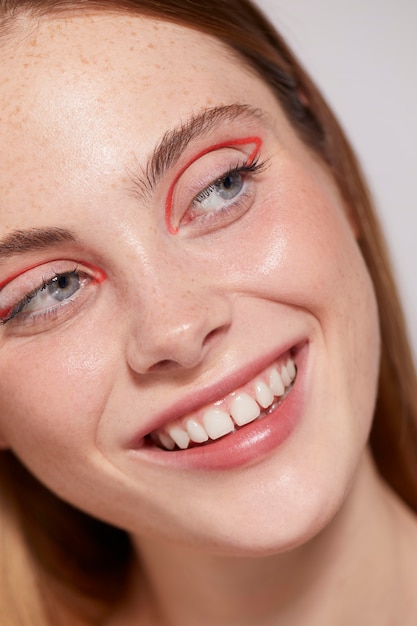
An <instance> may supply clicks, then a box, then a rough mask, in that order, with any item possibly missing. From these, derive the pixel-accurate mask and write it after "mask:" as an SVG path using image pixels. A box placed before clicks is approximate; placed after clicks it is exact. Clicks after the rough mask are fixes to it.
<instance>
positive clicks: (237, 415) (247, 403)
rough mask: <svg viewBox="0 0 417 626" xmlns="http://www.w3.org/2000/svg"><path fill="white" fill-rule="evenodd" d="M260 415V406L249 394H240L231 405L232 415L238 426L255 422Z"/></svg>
mask: <svg viewBox="0 0 417 626" xmlns="http://www.w3.org/2000/svg"><path fill="white" fill-rule="evenodd" d="M260 413H261V410H260V408H259V406H258V404H257V403H256V402H255V400H254V399H253V398H251V397H250V396H249V395H248V394H247V393H239V394H238V395H237V396H235V397H234V398H233V400H232V402H231V405H230V414H231V416H232V417H233V419H234V420H235V422H236V424H237V425H238V426H243V425H244V424H249V422H253V420H255V419H256V418H257V417H259V415H260Z"/></svg>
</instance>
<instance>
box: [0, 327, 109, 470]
mask: <svg viewBox="0 0 417 626" xmlns="http://www.w3.org/2000/svg"><path fill="white" fill-rule="evenodd" d="M83 339H84V340H83ZM99 341H100V338H99V337H96V336H91V335H90V336H89V337H88V342H86V341H85V338H81V337H80V338H77V339H76V340H74V338H73V337H71V335H66V337H65V341H64V340H63V337H61V338H58V340H56V338H55V339H53V338H52V337H51V336H49V337H48V338H47V337H46V336H45V338H42V337H41V336H38V337H37V338H36V339H34V340H31V341H28V342H27V343H25V344H21V345H19V346H17V345H15V346H14V347H13V348H12V346H11V345H10V344H8V345H5V346H4V347H3V350H2V353H1V357H2V358H1V364H0V398H1V399H0V433H1V435H2V439H3V440H4V441H5V442H6V443H7V445H8V446H9V447H11V448H12V450H14V451H15V453H16V454H17V455H18V456H20V457H21V458H22V460H24V461H26V460H27V462H28V464H29V465H30V463H31V459H32V458H33V459H37V460H36V462H41V463H43V464H45V463H46V464H47V463H48V462H50V461H51V460H56V459H57V457H61V458H63V457H67V456H68V455H71V454H75V455H77V454H79V453H80V451H81V449H85V447H86V446H88V445H89V444H90V443H91V442H93V441H94V432H95V430H96V427H97V422H98V420H99V418H100V415H101V414H102V411H103V410H104V406H105V403H106V399H107V397H108V394H109V393H110V390H111V385H112V379H111V371H112V368H111V363H110V361H109V355H108V353H106V350H104V349H103V346H102V345H100V343H99ZM74 444H76V445H74ZM39 453H40V454H39Z"/></svg>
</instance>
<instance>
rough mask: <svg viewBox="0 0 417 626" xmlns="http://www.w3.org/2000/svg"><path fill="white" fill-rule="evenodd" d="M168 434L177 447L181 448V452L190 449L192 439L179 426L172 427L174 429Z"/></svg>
mask: <svg viewBox="0 0 417 626" xmlns="http://www.w3.org/2000/svg"><path fill="white" fill-rule="evenodd" d="M168 434H169V436H170V437H171V439H173V440H174V441H175V443H176V444H177V446H178V447H179V448H181V450H185V449H186V448H188V444H189V443H190V437H189V436H188V433H186V432H185V430H183V429H182V428H179V426H172V428H169V429H168Z"/></svg>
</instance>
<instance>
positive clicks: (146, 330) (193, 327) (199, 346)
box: [127, 283, 232, 374]
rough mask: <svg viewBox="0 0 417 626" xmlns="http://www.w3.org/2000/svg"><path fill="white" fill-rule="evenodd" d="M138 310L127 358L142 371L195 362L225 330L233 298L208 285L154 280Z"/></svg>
mask: <svg viewBox="0 0 417 626" xmlns="http://www.w3.org/2000/svg"><path fill="white" fill-rule="evenodd" d="M144 299H145V297H144V293H143V291H142V298H141V300H142V307H141V309H142V315H139V316H135V320H134V323H133V331H132V332H131V334H130V338H129V344H128V350H127V360H128V364H129V366H130V368H131V369H132V370H134V371H135V372H136V373H138V374H145V373H149V372H156V371H157V372H162V371H165V370H173V369H181V368H185V369H187V370H190V369H192V368H195V367H197V366H198V365H200V364H201V363H202V361H203V360H204V359H205V358H206V357H207V355H208V354H209V353H210V352H211V353H213V352H214V351H215V347H216V346H219V344H220V343H221V339H222V337H223V338H224V337H225V335H226V334H227V330H228V328H229V327H230V324H231V318H232V312H231V303H230V302H229V301H228V299H227V297H226V295H223V294H219V293H211V292H210V290H209V289H203V288H202V287H201V286H200V288H199V289H198V290H194V289H193V288H192V283H190V285H189V286H188V287H186V288H180V287H179V286H178V285H171V286H170V288H169V289H168V288H166V289H164V290H163V289H162V288H161V286H157V287H156V286H155V284H153V288H152V290H151V293H150V294H149V295H148V297H147V298H146V300H147V302H146V305H145V306H143V304H144V302H143V300H144Z"/></svg>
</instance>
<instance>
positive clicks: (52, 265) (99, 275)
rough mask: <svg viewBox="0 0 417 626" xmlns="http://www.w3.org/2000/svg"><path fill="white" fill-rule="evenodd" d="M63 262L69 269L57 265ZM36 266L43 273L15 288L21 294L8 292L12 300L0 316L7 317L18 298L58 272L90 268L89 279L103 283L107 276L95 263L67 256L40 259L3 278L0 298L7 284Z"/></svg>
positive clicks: (0, 311) (0, 286) (34, 289)
mask: <svg viewBox="0 0 417 626" xmlns="http://www.w3.org/2000/svg"><path fill="white" fill-rule="evenodd" d="M63 264H64V265H65V264H66V265H68V264H71V266H70V268H71V269H69V267H62V269H61V267H59V266H58V265H60V266H62V265H63ZM57 266H58V267H57ZM80 266H81V269H80ZM37 268H39V270H40V271H42V268H45V269H44V270H43V274H41V273H40V271H39V274H38V275H36V276H34V277H33V279H32V280H30V281H29V280H28V283H29V282H32V285H30V284H27V286H24V285H22V286H21V287H20V288H19V289H17V290H18V291H21V292H22V293H21V294H16V295H15V296H14V297H13V293H12V294H9V299H10V300H11V299H12V297H13V300H14V302H12V303H11V304H10V303H8V304H7V306H6V307H3V308H2V309H1V310H0V318H7V316H8V315H9V314H10V311H11V310H13V307H14V306H16V304H17V303H18V302H19V301H20V300H22V299H23V298H25V296H26V295H27V294H28V293H30V292H32V291H36V290H37V289H38V288H40V287H41V283H42V282H48V281H49V280H51V279H52V278H53V277H54V276H56V275H60V274H64V273H67V272H68V271H76V270H78V271H79V272H82V268H85V269H88V270H90V272H91V279H92V280H94V282H95V283H97V284H101V283H103V282H104V281H105V280H106V278H107V274H106V273H105V272H104V271H103V270H102V269H100V268H98V267H96V266H95V265H92V264H91V263H89V262H87V261H75V260H73V259H69V258H65V259H53V260H50V261H42V262H41V263H35V264H32V265H30V266H26V267H25V268H23V269H22V270H19V272H16V273H14V274H12V275H11V276H8V278H6V279H5V280H3V281H2V282H1V283H0V298H1V293H2V291H4V290H5V289H6V287H7V286H8V285H11V284H12V283H13V282H14V281H15V280H16V281H17V280H18V279H19V278H20V277H22V280H24V277H25V274H29V278H30V272H31V271H32V270H36V269H37ZM47 274H49V276H47ZM6 300H7V296H6Z"/></svg>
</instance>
